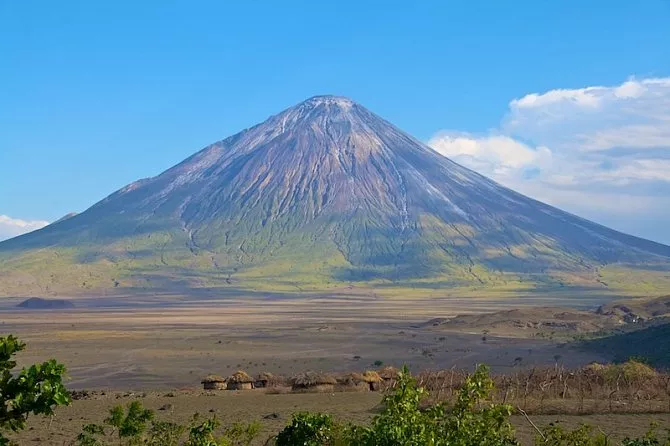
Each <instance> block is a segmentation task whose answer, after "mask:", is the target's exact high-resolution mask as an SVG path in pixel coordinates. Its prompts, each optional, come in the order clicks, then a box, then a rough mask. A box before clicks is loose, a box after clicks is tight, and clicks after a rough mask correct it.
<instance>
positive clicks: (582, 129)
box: [428, 78, 670, 243]
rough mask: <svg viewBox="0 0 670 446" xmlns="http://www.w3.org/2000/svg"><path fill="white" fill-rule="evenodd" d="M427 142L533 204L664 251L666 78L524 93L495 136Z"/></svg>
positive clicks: (669, 144) (450, 136)
mask: <svg viewBox="0 0 670 446" xmlns="http://www.w3.org/2000/svg"><path fill="white" fill-rule="evenodd" d="M428 144H429V145H430V146H432V147H433V148H435V150H437V151H438V152H440V153H442V154H443V155H445V156H447V157H450V158H452V159H453V160H455V161H457V162H459V163H461V164H463V165H465V166H467V167H470V168H472V169H475V170H477V171H479V172H481V173H483V174H484V175H487V176H489V177H491V178H493V179H495V180H497V181H499V182H501V183H502V184H504V185H506V186H508V187H510V188H513V189H516V190H518V191H519V192H522V193H525V194H526V195H529V196H532V197H533V198H536V199H539V200H541V201H545V202H547V203H550V204H552V205H555V206H557V207H561V208H563V209H565V210H567V211H570V212H574V213H576V214H578V215H581V216H584V217H586V218H591V219H595V220H596V221H598V222H600V223H603V224H605V225H608V226H612V227H614V228H616V229H620V230H624V231H627V232H632V233H634V234H636V235H641V236H645V237H648V238H652V239H656V240H659V241H663V242H665V243H670V78H651V79H634V78H632V79H629V80H628V81H626V82H623V83H622V84H620V85H615V86H611V87H606V86H592V87H585V88H579V89H556V90H550V91H548V92H545V93H530V94H528V95H525V96H523V97H522V98H519V99H514V100H512V101H511V102H510V104H509V110H508V113H507V115H506V116H504V117H503V118H502V119H501V124H500V128H499V129H497V130H496V131H495V133H493V134H487V135H468V134H462V133H460V134H458V133H453V132H448V131H440V132H438V133H437V134H436V135H435V136H433V138H431V139H430V141H429V142H428Z"/></svg>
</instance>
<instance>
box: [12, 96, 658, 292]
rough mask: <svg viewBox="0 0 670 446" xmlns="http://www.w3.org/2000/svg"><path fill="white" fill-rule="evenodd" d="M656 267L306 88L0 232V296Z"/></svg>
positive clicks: (634, 276) (652, 246)
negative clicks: (135, 176) (153, 170)
mask: <svg viewBox="0 0 670 446" xmlns="http://www.w3.org/2000/svg"><path fill="white" fill-rule="evenodd" d="M669 265H670V247H668V246H664V245H660V244H657V243H654V242H650V241H647V240H643V239H640V238H636V237H632V236H629V235H625V234H622V233H619V232H616V231H614V230H611V229H608V228H605V227H603V226H600V225H598V224H595V223H592V222H589V221H587V220H584V219H581V218H579V217H576V216H574V215H571V214H568V213H566V212H563V211H560V210H558V209H556V208H553V207H551V206H548V205H545V204H543V203H540V202H538V201H535V200H532V199H530V198H527V197H525V196H523V195H520V194H518V193H516V192H514V191H512V190H509V189H507V188H505V187H503V186H501V185H499V184H497V183H495V182H493V181H491V180H489V179H487V178H485V177H483V176H481V175H479V174H477V173H475V172H473V171H471V170H468V169H466V168H464V167H462V166H460V165H458V164H456V163H454V162H452V161H451V160H449V159H447V158H444V157H442V156H441V155H439V154H437V153H436V152H435V151H433V150H432V149H430V148H429V147H427V146H426V145H424V144H422V143H421V142H419V141H417V140H416V139H414V138H412V137H411V136H409V135H407V134H406V133H404V132H402V131H401V130H399V129H398V128H396V127H395V126H393V125H392V124H390V123H388V122H386V121H385V120H383V119H381V118H380V117H378V116H377V115H375V114H373V113H371V112H370V111H368V110H367V109H365V108H364V107H362V106H361V105H359V104H357V103H355V102H353V101H351V100H349V99H347V98H343V97H336V96H318V97H314V98H311V99H308V100H307V101H305V102H302V103H300V104H298V105H296V106H294V107H291V108H289V109H287V110H285V111H283V112H281V113H280V114H278V115H276V116H273V117H271V118H269V119H268V120H267V121H265V122H263V123H262V124H259V125H257V126H255V127H252V128H250V129H247V130H244V131H242V132H240V133H238V134H236V135H234V136H231V137H229V138H227V139H225V140H223V141H220V142H217V143H215V144H212V145H211V146H208V147H206V148H205V149H203V150H202V151H200V152H198V153H196V154H195V155H193V156H191V157H190V158H188V159H186V160H185V161H183V162H182V163H180V164H178V165H177V166H175V167H173V168H171V169H169V170H167V171H165V172H163V173H162V174H160V175H158V176H156V177H154V178H149V179H144V180H140V181H137V182H135V183H132V184H130V185H128V186H126V187H124V188H123V189H121V190H119V191H117V192H115V193H113V194H112V195H110V196H109V197H107V198H105V199H104V200H102V201H100V202H99V203H97V204H96V205H94V206H93V207H91V208H90V209H88V210H87V211H85V212H83V213H81V214H78V215H75V216H73V217H71V218H68V219H65V220H62V221H60V222H57V223H55V224H52V225H50V226H47V227H46V228H44V229H42V230H40V231H36V232H33V233H30V234H27V235H24V236H21V237H17V238H15V239H12V240H9V241H6V242H3V243H0V293H3V292H4V293H5V294H31V293H32V294H35V293H40V292H41V293H63V292H76V291H78V290H80V291H86V292H88V291H87V290H91V289H95V290H106V289H110V288H116V289H119V290H123V289H127V290H136V289H177V288H179V289H183V288H188V287H208V288H212V287H213V288H230V289H235V290H240V289H242V290H245V289H246V290H252V289H263V290H269V289H276V290H320V289H328V288H332V287H338V286H342V285H346V284H356V285H364V286H371V285H374V286H378V287H391V288H393V287H402V288H407V287H414V288H423V289H445V288H454V287H458V288H461V287H468V288H471V287H477V288H482V289H487V288H490V289H499V288H500V289H517V288H522V289H526V288H528V287H537V286H542V287H549V288H553V287H564V286H569V285H579V286H586V287H593V288H598V289H608V288H609V289H612V288H616V289H621V288H622V286H623V283H624V282H627V283H631V284H635V283H642V282H644V283H646V284H647V286H649V287H651V288H653V291H652V290H651V288H650V290H649V292H656V291H657V290H656V288H663V287H664V286H665V285H667V284H669V283H670V278H669V274H670V273H668V266H669ZM2 290H4V291H2Z"/></svg>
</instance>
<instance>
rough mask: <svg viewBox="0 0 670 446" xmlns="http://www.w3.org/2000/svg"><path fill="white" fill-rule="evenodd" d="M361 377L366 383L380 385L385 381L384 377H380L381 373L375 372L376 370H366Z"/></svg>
mask: <svg viewBox="0 0 670 446" xmlns="http://www.w3.org/2000/svg"><path fill="white" fill-rule="evenodd" d="M361 377H362V378H363V381H365V382H366V383H378V382H381V381H383V379H382V377H381V376H379V373H377V372H375V371H374V370H366V371H365V373H363V375H361Z"/></svg>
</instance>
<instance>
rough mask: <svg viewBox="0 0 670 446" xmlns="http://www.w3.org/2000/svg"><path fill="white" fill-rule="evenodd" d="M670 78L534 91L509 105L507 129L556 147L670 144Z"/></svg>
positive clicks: (600, 149) (667, 145) (515, 133)
mask: <svg viewBox="0 0 670 446" xmlns="http://www.w3.org/2000/svg"><path fill="white" fill-rule="evenodd" d="M669 124H670V78H653V79H641V80H637V79H630V80H628V81H627V82H624V83H623V84H621V85H617V86H612V87H602V86H598V87H587V88H581V89H574V90H551V91H548V92H546V93H531V94H528V95H526V96H524V97H522V98H520V99H514V100H513V101H511V102H510V104H509V113H508V115H507V116H506V117H505V119H504V121H503V126H502V127H503V133H504V134H507V135H510V136H515V137H519V138H521V139H524V140H530V141H534V142H536V143H540V142H541V143H542V144H548V145H549V146H550V147H552V149H554V148H561V149H563V150H593V151H602V150H611V149H615V148H619V147H635V148H640V149H642V148H657V147H665V148H668V147H670V125H669Z"/></svg>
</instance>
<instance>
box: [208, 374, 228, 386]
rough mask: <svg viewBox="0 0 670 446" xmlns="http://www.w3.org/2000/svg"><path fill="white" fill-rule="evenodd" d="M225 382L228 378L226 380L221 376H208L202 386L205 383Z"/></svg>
mask: <svg viewBox="0 0 670 446" xmlns="http://www.w3.org/2000/svg"><path fill="white" fill-rule="evenodd" d="M225 382H226V378H224V377H223V376H219V375H207V376H206V377H205V378H204V379H203V380H202V384H205V383H225Z"/></svg>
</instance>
